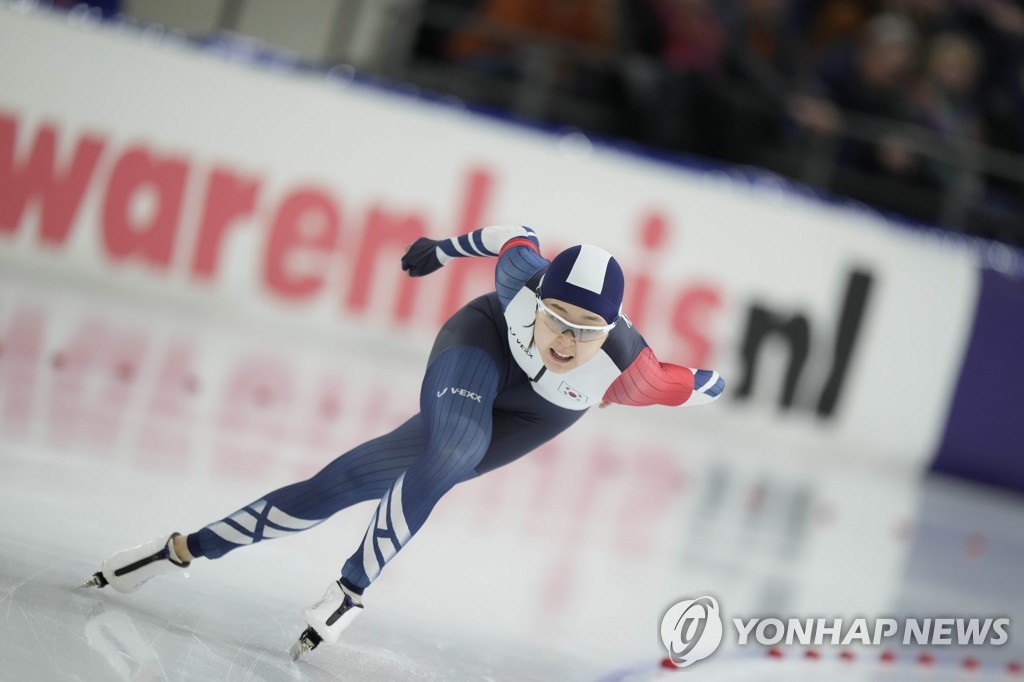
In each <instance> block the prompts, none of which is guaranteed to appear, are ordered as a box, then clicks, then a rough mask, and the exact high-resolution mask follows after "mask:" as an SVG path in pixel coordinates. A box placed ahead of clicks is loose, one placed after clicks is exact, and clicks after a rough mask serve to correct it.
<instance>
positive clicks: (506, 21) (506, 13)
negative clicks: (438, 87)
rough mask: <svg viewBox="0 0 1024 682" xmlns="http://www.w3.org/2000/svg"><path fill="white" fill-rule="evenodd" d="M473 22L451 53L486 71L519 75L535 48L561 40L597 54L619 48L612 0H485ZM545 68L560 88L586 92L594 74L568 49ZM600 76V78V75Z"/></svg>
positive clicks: (451, 46)
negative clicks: (531, 50) (546, 42)
mask: <svg viewBox="0 0 1024 682" xmlns="http://www.w3.org/2000/svg"><path fill="white" fill-rule="evenodd" d="M476 14H477V16H476V19H475V20H474V21H470V22H469V24H468V25H467V26H466V28H465V29H463V30H462V31H459V32H458V33H456V34H455V35H453V36H452V37H451V38H450V39H449V41H448V48H447V54H448V56H449V58H451V59H452V61H455V62H458V63H461V64H463V65H464V66H467V67H469V68H471V69H473V70H476V71H479V72H481V73H484V74H486V75H495V76H499V77H504V78H509V79H520V78H522V77H523V76H524V74H525V73H526V71H527V70H528V69H529V68H531V64H530V61H529V54H528V52H529V49H530V47H531V46H537V45H542V44H544V42H545V41H548V42H549V43H553V42H562V43H566V44H571V45H574V46H576V47H577V48H586V49H589V50H590V51H593V52H599V53H600V52H606V53H607V52H610V51H611V50H612V49H613V48H615V47H616V46H617V43H618V35H617V31H616V15H615V4H614V0H485V2H483V4H482V5H480V7H479V9H478V11H477V13H476ZM548 47H551V48H552V50H553V52H554V54H553V56H552V59H551V62H550V63H549V64H547V66H548V67H549V68H551V69H553V74H552V75H553V76H554V78H555V80H556V84H557V85H558V86H559V87H562V88H568V89H573V88H577V89H583V90H588V89H589V87H588V86H589V85H590V83H591V82H592V81H593V74H591V73H588V70H587V69H586V68H585V67H583V66H582V61H584V60H580V59H573V58H566V57H565V54H564V52H565V50H564V47H563V49H562V50H559V49H558V46H557V45H548ZM598 80H599V78H598Z"/></svg>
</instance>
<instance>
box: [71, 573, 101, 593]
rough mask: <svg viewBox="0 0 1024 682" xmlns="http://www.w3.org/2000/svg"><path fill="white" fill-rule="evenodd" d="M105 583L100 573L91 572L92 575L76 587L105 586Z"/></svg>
mask: <svg viewBox="0 0 1024 682" xmlns="http://www.w3.org/2000/svg"><path fill="white" fill-rule="evenodd" d="M106 585H107V579H106V578H104V577H103V574H102V573H99V572H97V573H93V574H92V577H91V578H89V579H88V580H86V581H85V582H84V583H82V584H81V585H79V586H78V589H82V588H84V587H105V586H106Z"/></svg>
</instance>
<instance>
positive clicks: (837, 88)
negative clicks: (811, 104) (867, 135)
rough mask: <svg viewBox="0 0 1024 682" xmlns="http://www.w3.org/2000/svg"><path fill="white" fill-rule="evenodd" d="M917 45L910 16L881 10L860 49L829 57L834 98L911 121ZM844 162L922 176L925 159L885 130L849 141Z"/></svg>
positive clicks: (849, 107) (827, 72) (826, 72)
mask: <svg viewBox="0 0 1024 682" xmlns="http://www.w3.org/2000/svg"><path fill="white" fill-rule="evenodd" d="M916 48H917V36H916V32H915V29H914V27H913V25H912V24H911V23H910V22H909V21H908V20H907V19H906V18H904V17H902V16H899V15H894V14H881V15H878V16H876V17H874V18H873V19H871V21H870V22H869V23H868V25H867V30H866V33H865V35H864V37H863V38H862V40H861V43H860V44H859V45H858V47H857V48H856V50H854V51H852V52H847V51H842V52H840V53H839V54H835V55H832V56H831V57H830V58H829V59H827V60H826V61H825V64H824V66H823V68H822V81H823V83H824V84H825V87H826V89H827V91H828V93H829V95H830V98H831V99H832V101H833V102H835V103H836V104H837V105H838V106H839V107H840V108H841V109H843V110H846V111H850V112H854V113H859V114H867V115H869V116H873V117H879V118H888V119H892V120H894V121H902V122H912V121H913V120H914V115H913V105H912V102H911V100H910V98H909V96H908V93H909V91H910V87H911V84H912V82H913V76H914V72H915V52H916ZM840 162H841V163H843V164H844V165H846V166H849V167H852V168H855V169H857V170H861V171H866V172H868V173H878V174H881V175H884V176H889V177H893V178H903V179H907V180H911V181H917V180H920V179H921V178H922V164H921V159H920V158H919V157H918V156H917V155H916V154H914V153H913V152H912V151H911V149H910V147H909V145H908V142H907V140H906V139H905V138H903V137H901V136H900V135H898V134H889V135H886V136H885V137H884V138H882V139H881V140H880V141H879V142H877V143H871V142H867V141H864V140H862V139H859V138H854V139H850V140H847V141H846V142H845V143H844V145H843V148H842V150H841V153H840Z"/></svg>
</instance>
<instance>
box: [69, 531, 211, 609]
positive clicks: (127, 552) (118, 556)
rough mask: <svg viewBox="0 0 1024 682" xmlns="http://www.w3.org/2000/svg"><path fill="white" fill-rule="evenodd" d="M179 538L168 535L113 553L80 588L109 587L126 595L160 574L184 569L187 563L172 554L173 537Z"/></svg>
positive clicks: (174, 535)
mask: <svg viewBox="0 0 1024 682" xmlns="http://www.w3.org/2000/svg"><path fill="white" fill-rule="evenodd" d="M179 535H180V533H172V534H171V535H164V536H161V537H158V538H153V539H152V540H150V541H149V542H144V543H142V544H141V545H137V546H135V547H131V548H129V549H122V550H121V551H120V552H116V553H114V554H113V555H111V556H110V557H109V558H108V559H107V560H106V561H104V562H103V565H102V567H101V568H100V570H99V571H97V572H96V573H94V574H93V576H92V577H91V578H90V579H89V580H87V581H86V582H85V584H83V585H82V587H106V586H107V585H110V586H111V587H113V588H114V589H115V590H117V591H118V592H123V593H125V594H127V593H129V592H134V591H135V590H137V589H139V586H141V585H142V583H144V582H146V581H147V580H149V579H150V578H152V577H154V576H157V575H160V574H161V573H171V572H173V571H177V570H180V569H183V568H188V566H189V564H190V563H191V562H189V561H182V560H181V559H179V558H178V555H177V554H175V553H174V538H176V537H178V536H179Z"/></svg>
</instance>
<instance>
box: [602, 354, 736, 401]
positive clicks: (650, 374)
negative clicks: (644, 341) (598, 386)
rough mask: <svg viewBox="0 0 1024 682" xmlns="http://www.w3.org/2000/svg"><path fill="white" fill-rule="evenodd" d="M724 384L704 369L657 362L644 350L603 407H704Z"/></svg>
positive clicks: (608, 395)
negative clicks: (612, 404)
mask: <svg viewBox="0 0 1024 682" xmlns="http://www.w3.org/2000/svg"><path fill="white" fill-rule="evenodd" d="M724 388H725V380H724V379H723V378H722V377H721V376H720V375H719V374H718V372H714V371H711V370H707V369H692V368H690V367H681V366H679V365H673V364H670V363H667V362H659V361H658V358H656V357H655V356H654V351H652V350H651V349H650V347H645V348H644V349H643V350H642V351H640V354H639V355H638V356H637V358H636V360H634V361H633V363H632V364H630V366H629V367H627V368H626V371H624V372H623V373H622V374H621V375H620V376H619V378H618V379H616V380H615V381H614V383H612V385H611V386H609V387H608V390H607V391H606V392H605V394H604V398H603V401H604V402H603V403H602V406H603V405H604V404H605V403H618V404H619V405H634V406H642V405H671V406H676V405H685V406H687V407H689V406H692V405H704V404H707V403H710V402H712V401H714V400H716V399H717V398H718V396H719V395H721V394H722V390H723V389H724Z"/></svg>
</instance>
